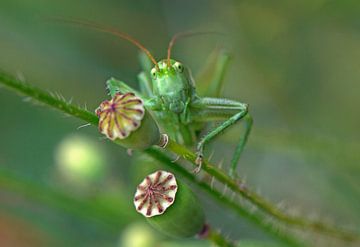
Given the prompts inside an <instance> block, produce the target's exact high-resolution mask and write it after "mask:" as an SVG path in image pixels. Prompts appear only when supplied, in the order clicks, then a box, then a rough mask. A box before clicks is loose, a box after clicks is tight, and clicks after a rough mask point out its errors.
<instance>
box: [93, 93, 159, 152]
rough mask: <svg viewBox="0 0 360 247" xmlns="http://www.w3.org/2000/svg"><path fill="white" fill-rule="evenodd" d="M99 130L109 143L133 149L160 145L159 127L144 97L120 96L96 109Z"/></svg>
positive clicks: (106, 101)
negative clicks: (145, 105) (114, 142)
mask: <svg viewBox="0 0 360 247" xmlns="http://www.w3.org/2000/svg"><path fill="white" fill-rule="evenodd" d="M96 115H97V116H98V117H99V131H100V132H101V133H102V134H104V135H106V137H107V138H109V139H110V140H113V141H116V142H117V143H119V144H120V145H122V146H124V147H126V148H130V149H146V148H148V147H150V146H152V145H158V144H160V143H161V141H162V138H161V135H160V132H159V128H158V126H157V124H156V123H155V121H154V119H153V118H152V117H151V115H150V114H149V113H148V112H145V107H144V103H143V101H142V99H141V98H139V97H137V96H135V95H134V94H133V93H126V94H121V93H117V94H115V95H114V97H113V98H112V99H111V100H105V101H104V102H102V103H101V104H100V106H99V108H98V109H97V110H96Z"/></svg>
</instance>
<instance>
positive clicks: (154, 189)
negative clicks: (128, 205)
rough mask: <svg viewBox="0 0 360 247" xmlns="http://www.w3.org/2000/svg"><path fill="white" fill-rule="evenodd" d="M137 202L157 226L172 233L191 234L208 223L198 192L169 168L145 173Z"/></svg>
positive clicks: (138, 188) (180, 236) (139, 209)
mask: <svg viewBox="0 0 360 247" xmlns="http://www.w3.org/2000/svg"><path fill="white" fill-rule="evenodd" d="M134 205H135V208H136V210H137V211H138V212H139V213H141V214H142V215H144V216H145V217H146V219H147V221H148V222H149V223H150V224H151V225H152V226H153V227H154V228H156V229H157V230H159V231H161V232H162V233H164V234H166V235H168V236H171V237H177V238H186V237H192V236H194V235H196V234H197V233H199V232H200V231H201V230H202V229H203V227H204V224H205V216H204V212H203V210H202V207H201V205H200V203H199V201H198V200H197V198H196V196H195V194H194V193H193V192H192V191H191V190H190V188H189V187H188V186H187V185H185V184H183V183H179V181H177V180H176V179H175V176H174V175H173V174H171V173H170V172H166V171H161V170H160V171H156V172H154V173H152V174H150V175H148V176H146V177H145V179H144V180H143V181H142V182H141V183H140V184H139V185H138V187H137V191H136V193H135V197H134Z"/></svg>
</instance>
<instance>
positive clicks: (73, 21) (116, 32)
mask: <svg viewBox="0 0 360 247" xmlns="http://www.w3.org/2000/svg"><path fill="white" fill-rule="evenodd" d="M50 19H51V20H55V21H60V22H64V23H70V24H73V25H77V26H81V27H87V28H91V29H94V30H97V31H100V32H103V33H109V34H112V35H114V36H116V37H118V38H121V39H125V40H127V41H129V42H130V43H132V44H134V45H135V46H137V47H138V48H139V49H140V50H142V51H143V52H145V54H146V55H147V56H148V57H149V59H150V60H151V62H152V63H153V64H154V65H155V67H156V69H157V70H159V65H158V64H157V62H156V60H155V58H154V57H153V55H151V53H150V51H149V50H148V49H146V48H145V46H143V45H142V44H141V43H140V42H139V41H137V40H136V39H135V38H133V37H131V36H130V35H128V34H127V33H123V32H121V31H119V30H117V29H115V28H112V27H105V26H101V25H99V24H97V23H93V22H90V21H85V20H79V19H66V18H57V17H56V18H50Z"/></svg>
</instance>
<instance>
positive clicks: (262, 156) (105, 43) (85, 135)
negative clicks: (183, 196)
mask: <svg viewBox="0 0 360 247" xmlns="http://www.w3.org/2000/svg"><path fill="white" fill-rule="evenodd" d="M359 16H360V2H359V1H355V0H354V1H346V0H344V1H340V0H339V1H336V0H302V1H284V0H278V1H265V0H262V1H260V0H258V1H246V0H244V1H235V0H234V1H230V0H225V1H215V0H209V1H205V0H197V1H190V0H187V1H180V0H178V1H166V0H164V1H146V0H141V1H130V0H128V1H115V0H112V1H110V0H106V1H95V0H86V1H85V0H79V1H69V0H63V1H46V0H32V1H27V0H1V1H0V68H1V69H2V70H5V71H8V72H11V73H13V74H15V75H17V76H18V77H19V78H22V79H24V80H25V81H28V82H30V83H33V84H35V85H36V86H38V87H41V88H44V89H46V90H49V91H51V92H58V93H61V94H62V95H63V96H64V97H65V98H66V99H70V98H72V99H73V102H75V103H77V104H79V105H81V106H85V105H86V107H87V109H89V110H93V109H95V108H96V107H97V106H98V104H99V103H100V102H101V101H102V100H103V99H104V98H106V92H105V88H104V83H105V81H106V80H107V79H108V78H109V77H111V76H113V77H116V78H118V79H121V80H123V81H126V82H128V83H129V84H130V85H132V86H134V87H136V75H137V73H138V72H139V69H140V67H139V64H138V62H137V57H138V52H137V49H136V48H135V47H133V46H132V45H131V44H129V43H127V42H125V41H119V40H116V39H115V38H113V37H111V36H109V35H106V34H102V33H96V32H93V31H89V30H85V29H79V28H73V27H71V26H67V25H63V24H59V23H55V22H52V21H50V20H49V18H51V17H65V18H79V19H85V20H91V21H94V22H98V23H102V24H104V25H106V26H114V27H117V28H118V29H119V30H122V31H124V32H127V33H129V34H131V35H132V36H134V37H136V38H137V39H138V40H140V41H141V42H142V43H143V44H144V45H145V46H146V47H147V48H149V49H150V50H151V52H152V53H153V54H154V55H155V57H156V58H157V59H161V58H164V57H165V55H166V47H167V43H168V42H169V39H170V38H171V36H172V35H173V34H175V33H176V32H179V31H184V30H200V31H204V30H215V31H220V32H222V33H225V35H222V36H201V37H200V36H198V37H193V38H189V39H184V40H181V41H179V42H178V43H177V44H176V46H175V48H174V51H173V57H174V58H175V59H177V60H179V61H182V62H183V63H184V64H187V65H188V66H189V67H190V68H192V71H193V72H194V73H195V74H196V72H197V71H199V70H200V69H201V67H202V65H203V64H204V63H205V61H206V59H207V57H208V55H209V54H210V53H211V52H212V51H213V50H214V49H215V48H216V47H222V48H225V49H227V50H228V51H229V52H230V53H231V54H232V62H231V66H230V68H229V70H228V74H227V75H226V86H225V90H224V96H225V97H228V98H231V99H236V100H239V101H242V102H247V103H249V104H250V109H251V112H252V115H253V117H254V128H253V132H252V134H251V136H250V140H249V143H248V146H247V148H246V150H245V153H244V155H243V157H242V158H241V164H240V174H241V176H242V177H246V179H247V182H248V184H249V185H250V187H251V188H253V189H254V190H258V191H261V194H263V195H265V196H266V197H267V198H269V199H270V200H271V201H273V202H276V203H277V202H281V205H282V207H283V208H284V210H285V211H287V212H289V213H291V214H301V215H306V216H310V217H312V218H321V219H326V220H328V221H329V222H333V223H336V224H337V225H339V226H345V227H348V228H349V229H353V230H356V231H359V225H360V179H359V177H360V176H359V175H360V167H359V163H360V142H359V138H360V131H359V126H360V110H359V106H360V97H359V95H360V82H359V80H360V69H359V68H360V67H359V66H360V18H359ZM0 105H1V115H0V246H6V247H7V246H125V245H126V243H125V242H126V241H128V239H135V238H139V236H145V237H146V236H147V234H148V235H149V238H153V240H154V241H157V243H158V242H159V241H161V242H162V244H163V245H161V246H178V245H176V242H179V241H178V240H177V241H175V240H171V239H170V240H169V239H164V238H163V237H162V236H158V235H156V234H155V233H152V232H151V230H150V229H149V228H147V226H146V225H143V224H142V223H144V220H143V218H142V217H140V216H138V215H137V214H136V213H135V212H134V210H133V206H132V196H133V192H134V184H136V182H137V181H133V179H132V177H134V176H135V175H134V174H135V173H136V169H139V167H136V165H134V164H131V157H129V156H128V155H127V154H126V150H124V149H122V148H119V147H118V146H115V145H112V144H111V143H109V142H107V141H105V140H104V139H103V138H102V137H101V136H100V135H99V134H98V133H97V130H96V128H93V127H84V128H80V129H78V127H79V126H81V125H83V124H84V123H83V122H81V121H79V120H77V119H73V118H71V117H66V116H64V115H63V114H62V113H59V112H56V111H53V110H51V109H48V108H46V107H37V106H34V104H32V103H28V102H27V99H24V98H23V97H19V96H17V95H15V94H14V93H12V92H9V91H8V90H6V89H4V88H0ZM239 130H240V129H239V128H233V129H232V130H231V131H229V132H227V134H225V135H224V136H223V137H221V138H220V139H218V141H217V142H216V144H215V145H214V150H215V158H214V161H215V162H219V160H220V159H221V157H230V155H231V152H232V148H233V147H234V144H235V139H234V138H233V137H234V135H236V134H240V132H239ZM69 150H70V151H69ZM69 152H75V154H68V153H69ZM66 155H70V158H68V159H66ZM74 155H75V156H76V157H78V158H79V160H77V161H76V162H74V161H72V159H71V157H73V156H74ZM228 159H229V158H225V163H226V161H228ZM72 162H73V163H72ZM81 164H82V165H81ZM69 171H70V172H69ZM199 193H201V192H200V191H199ZM201 199H202V202H203V205H204V208H205V209H206V214H207V216H208V219H209V221H210V223H211V224H213V225H214V226H216V227H217V228H219V229H221V230H222V231H223V232H224V233H225V234H226V235H229V236H230V237H231V238H232V239H239V240H240V241H241V240H242V241H244V245H243V246H255V245H251V244H249V245H247V244H246V243H247V241H263V242H261V243H265V241H266V242H269V241H271V239H269V238H268V236H266V235H265V234H264V233H263V232H262V231H261V230H259V229H257V228H256V227H254V226H253V225H251V224H249V223H248V222H246V221H242V220H241V219H238V218H237V217H234V214H233V212H231V211H229V210H225V209H223V208H221V207H220V206H219V205H217V204H216V203H214V202H213V201H212V200H210V199H208V198H207V197H206V196H204V195H202V196H201ZM134 222H138V223H134ZM149 231H150V232H149ZM132 234H133V235H132ZM133 236H136V237H133ZM305 237H309V238H310V237H311V238H320V237H319V236H315V237H314V236H310V235H309V236H308V235H305ZM330 241H331V242H332V244H333V245H335V246H344V245H343V244H344V243H342V242H334V241H332V240H331V239H330V240H329V239H324V240H323V241H321V242H319V244H318V245H317V246H321V245H323V246H329V245H328V243H329V242H330ZM147 243H148V246H149V247H150V246H151V245H150V243H151V241H150V240H148V241H147ZM132 244H133V246H132V247H136V246H135V244H134V243H132ZM191 244H192V245H191ZM191 244H190V243H187V244H186V243H185V244H184V243H182V246H184V245H185V246H208V244H207V243H205V242H193V241H192V242H191ZM130 246H131V245H130ZM145 246H146V245H145ZM260 246H262V245H260Z"/></svg>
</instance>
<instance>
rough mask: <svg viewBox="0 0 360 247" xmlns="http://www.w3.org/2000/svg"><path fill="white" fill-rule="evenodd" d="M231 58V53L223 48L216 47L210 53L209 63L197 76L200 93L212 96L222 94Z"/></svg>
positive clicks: (196, 80)
mask: <svg viewBox="0 0 360 247" xmlns="http://www.w3.org/2000/svg"><path fill="white" fill-rule="evenodd" d="M230 59H231V58H230V55H229V54H228V53H227V52H225V51H224V50H222V49H216V50H215V51H214V52H212V54H210V56H209V58H208V59H207V63H206V64H205V66H204V67H203V69H202V70H201V71H200V72H199V74H198V75H197V76H196V78H195V82H196V87H197V91H198V93H199V95H206V96H210V97H219V96H220V95H221V93H222V89H223V84H224V77H225V72H226V69H227V68H228V65H229V62H230Z"/></svg>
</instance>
